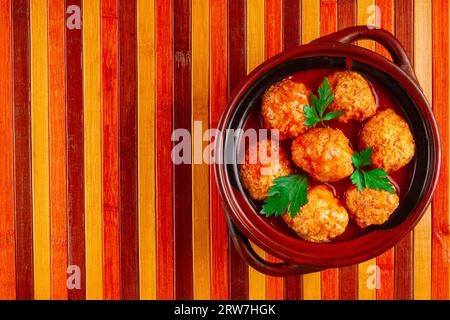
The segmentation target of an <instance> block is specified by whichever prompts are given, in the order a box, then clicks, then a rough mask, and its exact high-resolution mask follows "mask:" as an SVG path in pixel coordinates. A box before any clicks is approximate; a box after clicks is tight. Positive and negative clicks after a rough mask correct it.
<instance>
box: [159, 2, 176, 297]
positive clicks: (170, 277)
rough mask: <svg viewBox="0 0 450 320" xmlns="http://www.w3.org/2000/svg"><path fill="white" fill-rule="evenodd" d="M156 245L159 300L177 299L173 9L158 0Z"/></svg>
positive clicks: (168, 4)
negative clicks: (173, 199)
mask: <svg viewBox="0 0 450 320" xmlns="http://www.w3.org/2000/svg"><path fill="white" fill-rule="evenodd" d="M156 48H157V50H156V106H157V109H156V158H157V159H158V161H157V162H156V164H157V166H156V199H157V200H156V241H157V248H156V250H157V251H156V252H157V271H156V272H157V291H156V297H157V298H158V299H173V298H174V274H173V272H174V265H173V263H174V252H173V244H174V243H173V216H172V214H173V211H172V161H171V157H170V149H171V148H170V147H168V146H170V145H171V134H172V79H171V76H170V75H171V74H172V5H171V1H166V0H156Z"/></svg>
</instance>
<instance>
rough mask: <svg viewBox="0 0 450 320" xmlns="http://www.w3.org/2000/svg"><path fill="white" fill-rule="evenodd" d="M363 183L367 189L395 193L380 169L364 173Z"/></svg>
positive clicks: (384, 173) (385, 174)
mask: <svg viewBox="0 0 450 320" xmlns="http://www.w3.org/2000/svg"><path fill="white" fill-rule="evenodd" d="M364 183H365V184H366V187H367V188H369V189H376V190H385V191H388V192H390V193H395V189H394V186H393V185H392V184H391V183H390V181H389V179H388V178H387V173H386V172H385V171H384V170H383V169H381V168H376V169H373V170H370V171H367V172H365V174H364Z"/></svg>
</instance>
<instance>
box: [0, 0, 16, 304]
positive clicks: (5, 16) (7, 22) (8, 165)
mask: <svg viewBox="0 0 450 320" xmlns="http://www.w3.org/2000/svg"><path fill="white" fill-rule="evenodd" d="M0 21H1V25H0V34H1V35H2V41H1V42H0V56H1V57H2V60H3V61H2V63H0V115H1V116H0V190H2V191H1V192H2V196H1V197H0V212H1V213H0V261H1V264H0V288H1V290H0V299H15V298H16V274H15V272H16V270H15V263H14V261H15V253H14V176H13V174H14V168H13V160H14V153H13V152H14V149H13V148H14V140H13V139H14V136H13V130H14V128H13V109H12V64H11V2H10V1H9V0H2V1H0Z"/></svg>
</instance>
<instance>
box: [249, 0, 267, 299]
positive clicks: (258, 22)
mask: <svg viewBox="0 0 450 320" xmlns="http://www.w3.org/2000/svg"><path fill="white" fill-rule="evenodd" d="M264 48H265V47H264V1H262V0H247V73H249V72H251V71H252V70H253V69H254V68H255V67H257V66H258V65H259V64H261V63H262V62H264V55H265V54H264V53H265V50H264ZM252 246H253V248H254V249H255V251H256V253H257V254H259V255H260V256H261V257H264V256H265V252H264V251H263V250H261V249H260V248H258V247H257V246H256V245H254V244H252ZM265 297H266V277H265V275H263V274H262V273H260V272H258V271H256V270H255V269H253V268H251V267H249V298H250V299H252V300H253V299H255V300H256V299H258V300H262V299H265Z"/></svg>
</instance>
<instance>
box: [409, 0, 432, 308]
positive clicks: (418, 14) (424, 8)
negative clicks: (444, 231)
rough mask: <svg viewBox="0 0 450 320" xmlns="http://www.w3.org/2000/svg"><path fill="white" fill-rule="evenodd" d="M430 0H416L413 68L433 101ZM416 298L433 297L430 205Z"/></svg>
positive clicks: (418, 254) (420, 234)
mask: <svg viewBox="0 0 450 320" xmlns="http://www.w3.org/2000/svg"><path fill="white" fill-rule="evenodd" d="M431 19H432V18H431V2H429V1H415V2H414V61H415V64H414V71H415V73H416V75H417V79H419V83H420V85H421V86H422V89H423V92H424V93H425V95H426V97H427V99H428V101H429V102H430V103H432V101H431V98H432V87H433V85H432V83H433V78H432V73H433V71H432V54H430V53H431V52H432V45H431ZM414 299H421V300H428V299H431V207H430V208H428V210H427V211H426V213H425V215H424V216H423V217H422V219H421V220H420V221H419V223H418V224H417V226H416V228H415V229H414Z"/></svg>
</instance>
